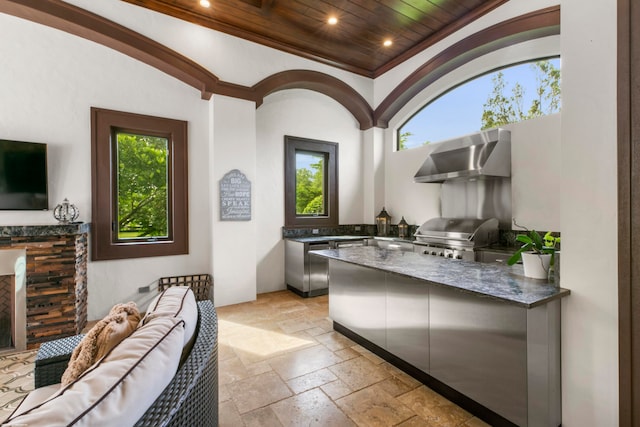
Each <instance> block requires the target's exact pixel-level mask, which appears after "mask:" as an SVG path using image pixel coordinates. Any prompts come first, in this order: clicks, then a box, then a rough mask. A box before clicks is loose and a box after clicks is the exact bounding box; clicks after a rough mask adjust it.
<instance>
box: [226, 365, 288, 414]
mask: <svg viewBox="0 0 640 427" xmlns="http://www.w3.org/2000/svg"><path fill="white" fill-rule="evenodd" d="M228 388H229V393H231V399H232V400H233V402H234V403H235V404H236V407H237V408H238V412H239V413H240V414H244V413H246V412H249V411H253V410H254V409H257V408H261V407H263V406H266V405H269V404H271V403H273V402H277V401H278V400H281V399H284V398H286V397H289V396H291V395H292V393H291V390H289V387H287V385H286V384H285V383H284V382H283V381H282V380H281V379H280V377H279V376H278V375H277V374H276V373H275V372H267V373H265V374H260V375H256V376H254V377H249V378H246V379H244V380H241V381H238V382H235V383H232V384H229V385H228Z"/></svg>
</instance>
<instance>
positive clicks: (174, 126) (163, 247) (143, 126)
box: [91, 108, 189, 261]
mask: <svg viewBox="0 0 640 427" xmlns="http://www.w3.org/2000/svg"><path fill="white" fill-rule="evenodd" d="M115 129H118V130H128V131H133V132H136V133H139V134H143V135H144V134H148V135H161V136H166V137H167V138H168V139H169V165H168V169H169V191H168V199H169V221H168V225H169V233H168V234H169V237H168V238H167V239H159V240H154V239H149V240H147V241H141V240H135V241H119V240H118V239H117V236H116V231H115V227H113V224H114V223H115V222H116V221H117V212H116V207H115V200H116V198H117V194H116V186H115V184H114V175H113V170H114V168H113V161H112V159H113V158H114V153H113V143H112V135H113V133H114V130H115ZM187 157H188V156H187V122H185V121H181V120H173V119H166V118H161V117H152V116H145V115H140V114H132V113H125V112H121V111H112V110H105V109H101V108H91V211H92V212H91V259H92V260H94V261H97V260H107V259H125V258H140V257H152V256H168V255H180V254H187V253H189V224H188V175H187V172H188V167H187Z"/></svg>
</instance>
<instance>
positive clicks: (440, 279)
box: [309, 246, 570, 308]
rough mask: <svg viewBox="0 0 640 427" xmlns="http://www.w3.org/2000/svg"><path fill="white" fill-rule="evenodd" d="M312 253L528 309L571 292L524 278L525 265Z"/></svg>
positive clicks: (398, 254)
mask: <svg viewBox="0 0 640 427" xmlns="http://www.w3.org/2000/svg"><path fill="white" fill-rule="evenodd" d="M309 253H310V254H312V255H316V256H322V257H326V258H329V259H335V260H339V261H344V262H347V263H350V264H356V265H360V266H364V267H369V268H374V269H377V270H381V271H384V272H389V273H395V274H399V275H402V276H406V277H410V278H413V279H420V280H425V281H428V282H430V283H431V284H434V285H441V286H445V287H449V288H455V289H458V290H461V291H464V292H469V293H473V294H476V295H480V296H486V297H491V298H495V299H498V300H501V301H503V302H507V303H510V304H515V305H518V306H521V307H525V308H533V307H536V306H539V305H542V304H546V303H548V302H550V301H553V300H555V299H559V298H562V297H564V296H567V295H569V293H570V291H569V290H568V289H563V288H559V287H556V286H555V284H554V283H553V282H552V281H544V280H537V279H529V278H526V277H524V274H523V272H522V266H521V265H514V266H507V265H501V264H498V263H491V264H485V263H478V262H468V261H462V260H456V259H447V258H440V257H433V256H423V255H420V254H417V253H414V252H402V251H393V250H386V249H380V248H378V247H373V246H362V247H353V248H344V249H325V250H317V251H310V252H309ZM329 286H331V285H329Z"/></svg>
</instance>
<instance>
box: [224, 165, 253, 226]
mask: <svg viewBox="0 0 640 427" xmlns="http://www.w3.org/2000/svg"><path fill="white" fill-rule="evenodd" d="M220 220H221V221H250V220H251V181H249V180H248V179H247V177H246V176H245V175H244V174H243V173H242V172H240V171H239V170H238V169H233V170H230V171H229V172H227V173H226V174H225V175H224V176H223V177H222V179H221V180H220Z"/></svg>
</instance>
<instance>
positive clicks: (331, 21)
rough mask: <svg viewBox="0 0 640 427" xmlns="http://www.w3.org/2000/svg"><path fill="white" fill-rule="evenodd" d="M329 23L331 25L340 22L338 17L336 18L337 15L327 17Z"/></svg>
mask: <svg viewBox="0 0 640 427" xmlns="http://www.w3.org/2000/svg"><path fill="white" fill-rule="evenodd" d="M327 23H328V24H329V25H336V24H337V23H338V18H336V17H335V16H330V17H329V19H327Z"/></svg>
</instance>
